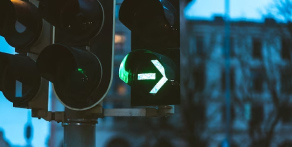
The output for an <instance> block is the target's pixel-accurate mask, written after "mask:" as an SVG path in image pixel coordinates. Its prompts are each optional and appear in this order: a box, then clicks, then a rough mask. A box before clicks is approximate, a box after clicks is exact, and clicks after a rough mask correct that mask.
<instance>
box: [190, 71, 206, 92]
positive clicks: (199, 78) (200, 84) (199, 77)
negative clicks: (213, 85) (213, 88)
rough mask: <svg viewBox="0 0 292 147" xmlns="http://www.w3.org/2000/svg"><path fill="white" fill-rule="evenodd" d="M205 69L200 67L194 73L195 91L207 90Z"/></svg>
mask: <svg viewBox="0 0 292 147" xmlns="http://www.w3.org/2000/svg"><path fill="white" fill-rule="evenodd" d="M205 74H206V73H205V67H204V66H198V67H196V68H195V71H194V75H193V76H194V80H195V91H196V92H202V91H203V90H204V88H205Z"/></svg>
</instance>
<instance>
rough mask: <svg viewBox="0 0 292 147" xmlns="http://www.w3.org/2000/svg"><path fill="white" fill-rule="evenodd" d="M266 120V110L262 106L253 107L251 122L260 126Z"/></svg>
mask: <svg viewBox="0 0 292 147" xmlns="http://www.w3.org/2000/svg"><path fill="white" fill-rule="evenodd" d="M263 120H264V109H263V106H261V105H253V106H252V108H251V118H250V122H252V123H255V124H258V123H261V122H262V121H263Z"/></svg>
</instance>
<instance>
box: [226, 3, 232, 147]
mask: <svg viewBox="0 0 292 147" xmlns="http://www.w3.org/2000/svg"><path fill="white" fill-rule="evenodd" d="M229 13H230V1H229V0H225V82H226V84H225V86H226V87H225V102H226V128H225V129H226V141H225V145H226V146H227V147H229V146H230V125H231V102H230V18H229Z"/></svg>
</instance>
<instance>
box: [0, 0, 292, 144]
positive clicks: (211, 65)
mask: <svg viewBox="0 0 292 147" xmlns="http://www.w3.org/2000/svg"><path fill="white" fill-rule="evenodd" d="M121 3H122V0H117V5H116V8H117V10H116V34H115V59H114V60H115V69H114V78H113V83H112V87H111V90H110V91H109V93H108V96H107V97H106V98H105V101H104V107H105V108H125V107H130V87H129V86H127V85H126V84H124V82H122V81H121V80H120V79H119V77H118V70H119V65H120V63H121V61H122V59H123V58H124V56H125V55H126V54H127V53H129V52H130V48H131V42H130V40H131V38H130V36H131V34H130V31H129V30H128V29H127V28H126V27H125V26H124V25H123V24H122V23H121V22H120V21H119V20H118V11H119V7H120V4H121ZM180 3H181V14H180V15H181V105H179V106H176V112H175V115H173V116H171V117H167V118H127V117H124V118H110V117H108V118H107V117H106V118H103V119H99V123H98V125H97V128H96V133H97V136H96V140H97V144H98V146H101V147H102V146H106V147H115V146H118V147H140V146H142V147H147V146H154V147H171V146H173V147H175V146H179V147H195V146H196V147H266V146H267V147H268V146H273V147H274V146H279V147H288V146H292V136H291V132H292V99H291V98H292V68H291V67H292V64H291V60H292V58H291V53H292V46H291V45H292V44H291V43H292V42H291V39H292V38H291V37H292V0H257V1H255V0H244V1H243V0H241V1H239V0H237V1H235V0H193V1H191V0H180ZM0 51H1V52H6V53H11V54H14V49H13V48H12V47H10V46H9V45H7V43H6V41H5V40H4V39H3V38H0ZM49 97H50V100H49V110H50V111H61V110H63V109H64V107H63V106H62V104H60V102H59V101H58V100H57V99H56V96H55V95H54V93H53V92H52V91H50V94H49ZM30 115H31V112H30V111H29V110H25V109H19V108H13V107H12V103H10V102H8V101H7V100H6V99H5V98H4V96H3V95H2V93H1V92H0V147H10V146H12V147H29V146H34V147H61V146H62V141H63V128H62V125H61V124H60V123H59V124H58V123H56V122H50V123H49V122H46V121H44V120H38V119H37V118H31V117H30Z"/></svg>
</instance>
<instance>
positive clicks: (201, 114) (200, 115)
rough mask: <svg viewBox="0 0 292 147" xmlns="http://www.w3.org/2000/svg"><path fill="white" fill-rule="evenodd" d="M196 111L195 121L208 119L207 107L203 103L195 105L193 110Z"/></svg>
mask: <svg viewBox="0 0 292 147" xmlns="http://www.w3.org/2000/svg"><path fill="white" fill-rule="evenodd" d="M192 111H193V112H194V114H193V115H194V119H195V122H202V121H205V120H206V114H205V113H206V107H205V105H204V104H202V103H198V104H195V105H194V108H193V110H192Z"/></svg>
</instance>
